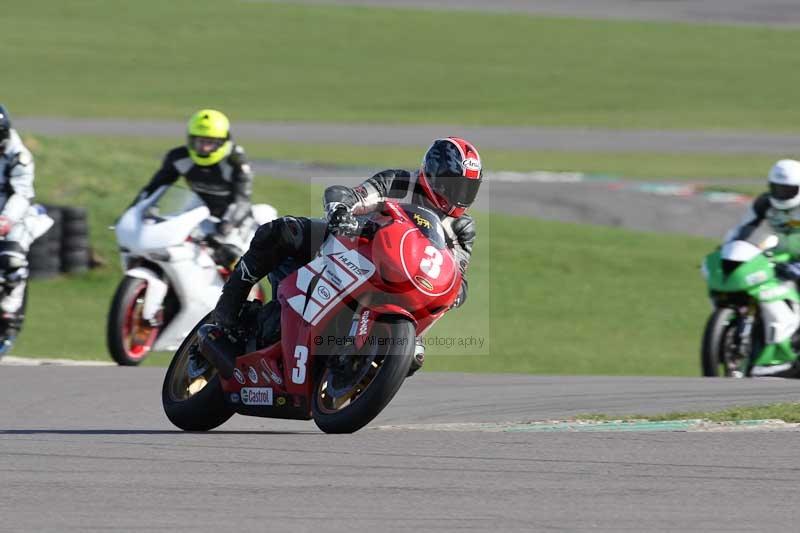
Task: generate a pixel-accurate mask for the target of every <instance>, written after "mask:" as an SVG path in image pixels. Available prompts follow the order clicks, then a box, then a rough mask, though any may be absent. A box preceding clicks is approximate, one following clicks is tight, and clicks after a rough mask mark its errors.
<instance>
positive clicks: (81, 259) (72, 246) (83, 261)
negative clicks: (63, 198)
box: [61, 207, 92, 274]
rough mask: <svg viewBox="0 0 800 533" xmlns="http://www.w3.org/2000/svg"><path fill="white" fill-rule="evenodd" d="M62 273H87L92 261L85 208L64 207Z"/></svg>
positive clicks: (62, 210)
mask: <svg viewBox="0 0 800 533" xmlns="http://www.w3.org/2000/svg"><path fill="white" fill-rule="evenodd" d="M61 216H62V227H61V271H62V272H66V273H68V274H72V273H76V272H86V271H87V270H88V269H89V262H90V259H91V255H92V254H91V247H90V245H89V220H88V217H87V215H86V209H85V208H83V207H62V208H61Z"/></svg>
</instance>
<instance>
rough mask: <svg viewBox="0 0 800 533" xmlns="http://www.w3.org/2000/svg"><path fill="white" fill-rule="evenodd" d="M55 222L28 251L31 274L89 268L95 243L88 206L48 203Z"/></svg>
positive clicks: (38, 276)
mask: <svg viewBox="0 0 800 533" xmlns="http://www.w3.org/2000/svg"><path fill="white" fill-rule="evenodd" d="M44 207H45V209H46V210H47V215H48V216H49V217H50V218H52V219H53V226H52V227H51V228H50V229H49V230H48V231H47V233H45V234H44V235H42V236H41V237H39V238H38V239H36V240H35V241H34V242H33V244H32V245H31V249H30V251H29V252H28V263H29V264H30V272H31V278H33V279H43V278H52V277H54V276H57V275H58V274H60V273H62V272H64V273H69V274H72V273H79V272H86V271H87V270H88V269H89V268H91V258H92V247H91V242H90V240H89V221H88V215H87V212H86V209H85V208H83V207H74V206H57V205H45V206H44Z"/></svg>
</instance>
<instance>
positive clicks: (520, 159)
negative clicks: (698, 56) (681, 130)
mask: <svg viewBox="0 0 800 533" xmlns="http://www.w3.org/2000/svg"><path fill="white" fill-rule="evenodd" d="M443 133H445V134H446V133H447V132H443ZM427 141H428V139H420V145H419V146H415V147H411V146H354V145H348V144H305V143H264V142H255V143H251V142H247V141H246V140H242V141H241V142H242V143H243V144H244V145H245V148H247V153H248V155H249V156H250V157H251V158H254V159H278V160H290V161H303V162H310V163H321V164H333V165H363V166H373V167H386V168H395V167H398V168H413V167H414V166H417V165H419V160H420V159H421V157H422V154H423V153H424V151H425V149H426V148H427V144H426V142H427ZM479 149H480V152H481V157H482V158H483V162H484V166H485V168H486V169H487V170H509V171H519V172H529V171H533V170H546V171H559V172H571V171H576V172H584V173H587V174H599V175H607V176H610V177H624V178H625V179H630V180H643V181H658V180H661V181H669V180H681V181H682V180H711V181H713V180H716V179H721V180H725V179H729V178H737V179H738V178H750V179H759V178H762V177H763V179H764V180H765V181H766V175H767V171H768V170H769V168H770V167H771V166H772V165H773V164H774V163H775V161H776V160H777V158H776V157H775V156H770V155H763V154H762V155H757V154H703V153H691V154H688V153H655V152H610V153H601V152H558V151H534V150H497V149H493V148H480V147H479Z"/></svg>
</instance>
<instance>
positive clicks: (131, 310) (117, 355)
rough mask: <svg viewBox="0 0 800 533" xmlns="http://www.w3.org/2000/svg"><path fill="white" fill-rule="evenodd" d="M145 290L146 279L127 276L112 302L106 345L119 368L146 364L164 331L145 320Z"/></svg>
mask: <svg viewBox="0 0 800 533" xmlns="http://www.w3.org/2000/svg"><path fill="white" fill-rule="evenodd" d="M146 290H147V280H144V279H141V278H133V277H130V276H125V277H124V278H122V281H121V282H120V284H119V287H117V292H116V293H115V294H114V299H113V300H112V301H111V309H110V311H109V313H108V323H107V325H106V343H107V345H108V351H109V353H110V354H111V357H112V359H114V361H116V362H117V364H119V365H122V366H135V365H138V364H140V363H141V362H142V361H144V359H145V358H146V357H147V356H148V355H149V354H150V350H151V349H152V347H153V343H154V342H155V341H156V338H157V337H158V334H159V332H160V330H161V328H160V326H158V325H155V324H151V323H148V322H147V321H146V320H144V318H142V310H143V309H144V295H145V291H146Z"/></svg>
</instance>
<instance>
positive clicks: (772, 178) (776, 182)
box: [769, 159, 800, 209]
mask: <svg viewBox="0 0 800 533" xmlns="http://www.w3.org/2000/svg"><path fill="white" fill-rule="evenodd" d="M769 201H770V203H771V204H772V207H774V208H775V209H792V208H794V207H797V206H799V205H800V161H795V160H794V159H781V160H780V161H778V162H777V163H775V165H774V166H773V167H772V168H771V169H770V171H769Z"/></svg>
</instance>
